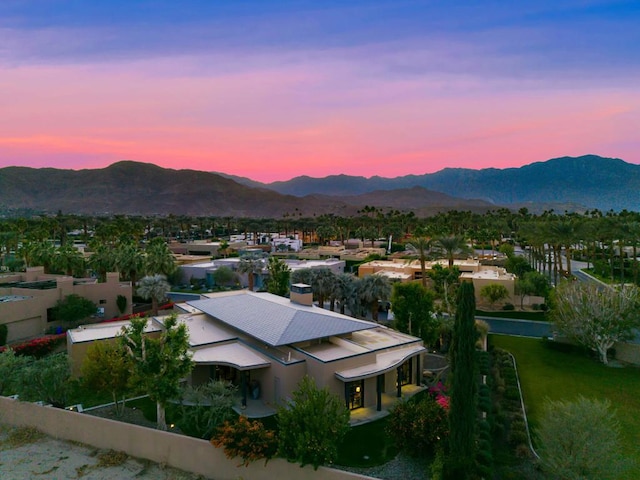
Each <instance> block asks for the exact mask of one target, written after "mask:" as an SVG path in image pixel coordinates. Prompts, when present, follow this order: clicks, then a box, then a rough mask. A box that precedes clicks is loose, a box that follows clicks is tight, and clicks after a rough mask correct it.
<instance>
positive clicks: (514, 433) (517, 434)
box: [508, 425, 529, 447]
mask: <svg viewBox="0 0 640 480" xmlns="http://www.w3.org/2000/svg"><path fill="white" fill-rule="evenodd" d="M508 441H509V445H512V446H514V447H515V446H517V445H520V444H521V443H528V442H529V436H528V435H527V431H526V430H525V429H520V428H513V425H512V426H511V430H510V431H509V437H508Z"/></svg>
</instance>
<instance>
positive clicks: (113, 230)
mask: <svg viewBox="0 0 640 480" xmlns="http://www.w3.org/2000/svg"><path fill="white" fill-rule="evenodd" d="M259 232H279V233H285V234H286V235H292V236H293V235H297V236H299V237H300V238H302V239H303V241H304V242H305V243H307V244H308V243H320V244H324V243H328V242H329V241H332V240H337V241H345V240H347V239H349V238H354V237H356V238H360V239H361V240H363V241H365V242H374V241H376V240H381V239H388V238H389V237H390V236H391V237H392V238H393V239H394V241H395V242H396V244H395V245H394V248H396V249H404V246H403V245H401V244H402V243H403V242H405V241H408V242H410V244H411V245H412V246H413V247H415V251H416V252H417V256H418V257H421V256H423V255H422V254H420V253H419V252H420V251H421V250H425V248H426V247H428V249H429V250H433V249H434V248H433V247H435V246H436V245H437V244H439V246H440V248H441V250H442V252H443V254H445V255H446V256H447V257H448V258H449V259H451V252H455V250H456V249H457V248H458V246H459V245H460V244H462V245H464V244H468V243H469V244H472V245H476V246H478V247H479V248H481V249H484V248H485V247H489V248H493V249H495V248H497V246H498V245H499V244H500V243H501V242H503V241H504V240H505V239H510V240H513V241H516V242H520V243H521V244H524V245H526V246H528V247H530V248H529V253H530V261H531V262H532V263H533V264H535V265H536V266H537V267H539V268H540V269H543V270H546V271H547V272H548V273H549V275H551V276H561V275H563V274H564V275H570V274H571V264H570V262H566V261H565V260H564V259H565V258H571V257H573V255H574V251H575V252H576V254H577V255H579V257H580V258H582V259H584V260H586V261H588V262H589V263H590V264H591V265H593V266H595V267H597V268H599V269H600V270H602V272H603V273H604V274H606V275H608V276H610V277H611V278H619V279H620V280H621V281H630V280H632V281H634V282H636V283H637V282H638V280H640V279H639V278H638V277H639V274H640V268H638V267H639V266H638V262H637V255H636V254H637V245H638V242H639V241H640V214H639V213H637V212H628V211H624V210H623V211H622V212H613V211H610V212H600V211H598V210H592V211H587V212H585V213H581V214H578V213H566V212H565V213H564V214H557V213H554V212H553V211H547V212H544V213H542V214H541V215H533V214H531V213H529V211H528V210H527V209H526V208H522V209H520V210H519V211H517V212H514V211H511V210H508V209H506V208H501V209H496V210H492V211H489V212H487V213H485V214H478V213H472V212H468V211H456V210H452V211H449V212H446V213H440V214H437V215H434V216H432V217H428V218H419V217H417V216H416V215H415V214H414V213H412V212H401V211H399V210H395V209H380V208H377V207H372V206H366V207H364V208H363V209H361V210H360V211H359V212H358V213H357V214H356V215H352V216H348V217H341V216H337V215H333V214H325V215H319V216H313V217H303V216H302V215H301V213H300V212H299V211H296V210H295V209H294V211H292V212H291V213H289V214H285V215H283V217H282V218H276V219H273V218H271V219H267V218H234V217H190V216H186V215H167V216H163V217H160V216H157V217H144V216H140V217H127V216H123V215H116V216H112V217H91V216H79V215H78V216H77V215H63V214H62V213H59V214H58V215H54V216H41V217H33V218H7V219H2V220H0V258H2V261H3V263H4V264H5V265H6V263H8V259H10V258H14V263H15V259H16V258H17V259H19V260H21V261H22V262H24V263H23V266H24V265H27V266H30V265H35V264H36V263H40V264H43V265H45V267H46V268H47V269H51V271H56V272H60V273H66V272H69V271H71V272H75V271H78V270H80V269H81V264H80V261H79V259H78V258H77V255H76V254H75V253H74V252H73V250H72V249H71V248H67V247H66V246H67V245H69V244H70V243H71V239H72V238H74V236H75V238H77V239H79V240H81V241H83V242H84V243H85V244H92V246H93V249H94V251H95V252H98V251H100V256H99V257H98V258H100V257H102V259H101V260H100V262H98V261H97V260H96V262H97V264H98V265H97V267H98V268H96V270H98V271H105V269H104V264H106V265H108V266H112V265H113V264H114V263H116V264H117V265H118V268H117V270H118V271H120V272H121V275H123V277H124V278H127V279H132V278H136V277H137V276H140V275H141V274H142V273H139V272H143V271H144V270H145V269H144V268H142V269H140V268H139V261H140V259H139V254H138V251H139V250H143V251H144V249H143V248H142V247H140V245H142V244H143V243H142V242H146V243H147V244H149V243H150V242H151V240H152V239H153V238H162V239H164V240H165V241H168V240H176V239H179V240H189V239H200V238H228V237H229V236H230V235H232V234H247V235H249V234H254V235H255V236H256V237H257V234H258V233H259ZM421 238H422V239H424V240H425V241H428V242H429V243H428V245H426V246H421V245H420V242H421V240H420V239H421ZM436 240H438V241H436ZM451 243H453V245H451ZM57 245H59V246H60V247H56V246H57ZM105 245H107V246H109V250H111V252H110V253H109V252H107V253H105V252H104V249H105V248H106V247H105ZM62 246H65V248H62ZM454 247H455V248H454ZM625 247H628V248H625ZM113 250H121V251H119V252H118V255H116V254H115V253H114V252H113ZM105 257H107V258H105ZM109 257H118V259H117V260H116V259H114V258H109ZM152 270H153V269H152ZM145 273H146V272H145ZM153 273H160V272H158V271H156V272H153Z"/></svg>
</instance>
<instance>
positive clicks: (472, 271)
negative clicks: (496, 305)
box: [358, 258, 517, 303]
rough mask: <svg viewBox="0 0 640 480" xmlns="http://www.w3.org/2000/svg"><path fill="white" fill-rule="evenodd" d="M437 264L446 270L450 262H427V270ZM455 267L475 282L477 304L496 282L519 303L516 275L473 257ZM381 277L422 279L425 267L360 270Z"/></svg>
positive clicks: (380, 265) (406, 264)
mask: <svg viewBox="0 0 640 480" xmlns="http://www.w3.org/2000/svg"><path fill="white" fill-rule="evenodd" d="M434 265H440V266H442V267H444V268H446V267H448V260H446V259H440V260H434V261H427V262H425V270H426V271H429V270H431V269H432V268H433V267H434ZM454 266H456V267H458V270H459V271H460V279H461V280H466V281H471V282H473V286H474V289H475V295H476V301H477V302H480V301H481V300H482V299H481V297H480V291H481V289H482V287H484V286H486V285H489V284H492V283H495V284H498V285H502V286H504V287H505V288H506V289H507V292H509V301H510V302H512V303H515V302H516V300H517V299H516V297H515V282H516V276H515V275H514V274H513V273H508V272H507V271H506V270H505V269H504V268H502V267H496V266H487V265H482V264H481V263H480V262H479V261H478V260H474V259H472V258H469V259H466V260H461V259H455V260H454ZM373 274H376V275H382V276H385V277H387V278H389V280H391V281H396V282H411V281H414V280H420V279H422V267H421V265H420V261H419V260H409V261H407V260H404V259H395V260H373V261H371V262H366V263H363V264H361V265H360V266H359V267H358V276H359V277H363V276H366V275H373Z"/></svg>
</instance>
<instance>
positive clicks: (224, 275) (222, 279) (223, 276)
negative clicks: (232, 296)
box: [213, 265, 238, 287]
mask: <svg viewBox="0 0 640 480" xmlns="http://www.w3.org/2000/svg"><path fill="white" fill-rule="evenodd" d="M237 280H238V276H237V275H236V273H235V272H234V271H233V270H231V268H229V267H227V266H224V265H223V266H221V267H218V268H216V269H215V270H214V272H213V281H214V282H216V285H217V286H218V287H225V286H227V285H230V284H231V283H235V282H237Z"/></svg>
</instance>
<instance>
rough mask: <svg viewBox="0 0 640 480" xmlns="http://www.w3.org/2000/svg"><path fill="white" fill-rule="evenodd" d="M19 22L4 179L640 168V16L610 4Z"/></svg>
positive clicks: (17, 5) (243, 8)
mask: <svg viewBox="0 0 640 480" xmlns="http://www.w3.org/2000/svg"><path fill="white" fill-rule="evenodd" d="M30 3H31V2H12V1H9V2H8V4H7V5H8V6H6V5H3V6H0V19H2V20H0V39H2V40H3V41H2V43H1V44H0V111H1V114H0V127H1V128H0V167H4V166H12V165H20V166H30V167H55V168H70V169H83V168H102V167H105V166H108V165H110V164H111V163H114V162H117V161H120V160H135V161H140V162H148V163H155V164H157V165H160V166H163V167H169V168H176V169H184V168H188V169H194V170H204V171H219V172H224V173H228V174H234V175H240V176H246V177H250V178H252V179H255V180H260V181H265V182H269V181H274V180H286V179H289V178H292V177H294V176H298V175H309V176H314V177H322V176H326V175H331V174H340V173H344V174H349V175H362V176H366V177H369V176H373V175H380V176H385V177H395V176H399V175H406V174H423V173H430V172H435V171H437V170H440V169H442V168H445V167H463V168H474V169H478V168H486V167H496V168H507V167H518V166H521V165H524V164H528V163H532V162H535V161H544V160H547V159H549V158H554V157H560V156H565V155H569V156H578V155H583V154H587V153H593V154H598V155H602V156H607V157H617V158H622V159H623V160H626V161H627V162H632V163H640V139H639V132H640V80H639V76H638V72H639V68H638V67H639V61H638V60H639V55H638V50H637V48H632V45H635V46H636V47H637V45H639V44H640V35H639V34H638V32H637V30H638V29H637V28H629V29H628V30H632V31H626V30H625V26H631V25H632V24H636V22H638V20H639V19H638V17H639V16H640V15H639V13H638V9H637V8H636V9H633V8H631V7H629V8H628V10H626V11H625V10H624V9H622V8H619V9H617V10H616V9H613V8H612V7H611V5H612V4H616V3H617V2H596V1H594V2H578V1H575V2H570V1H569V2H549V3H548V5H546V2H540V4H539V5H536V6H535V7H531V6H530V7H527V8H528V10H526V11H525V10H524V9H523V10H522V11H520V12H513V13H509V12H504V11H503V10H504V9H502V10H500V9H499V2H491V1H489V2H487V4H486V8H485V9H483V10H482V12H479V11H478V10H475V9H476V8H477V7H474V6H473V2H460V7H459V9H458V10H457V11H456V12H455V14H456V16H455V17H454V16H453V13H454V12H453V11H452V10H453V8H452V7H450V6H443V5H435V4H438V3H441V2H385V1H379V2H378V1H371V2H354V4H353V5H351V6H349V7H345V6H342V5H343V4H342V2H336V3H335V4H334V2H326V4H324V3H323V4H321V5H322V7H320V6H319V4H317V2H298V3H296V2H282V4H281V6H280V8H279V9H276V10H269V9H266V8H265V9H261V5H264V4H260V3H258V2H240V6H238V7H237V8H234V7H232V6H228V5H227V6H226V7H224V8H217V7H215V6H212V5H211V3H214V4H215V3H216V2H201V1H195V0H194V1H189V2H185V4H190V6H191V9H190V10H184V11H183V10H180V11H179V12H176V11H172V10H171V8H173V7H172V5H173V2H166V3H165V2H158V3H159V4H164V6H165V7H166V8H165V9H164V10H162V9H158V11H153V12H149V11H145V10H144V9H142V8H134V7H131V6H129V4H128V3H127V2H112V7H113V8H114V9H116V10H115V13H113V14H112V15H111V16H110V17H109V18H106V19H105V18H104V15H102V13H103V12H100V11H99V9H98V7H95V8H93V7H82V6H78V3H79V2H65V1H62V0H61V1H59V2H53V3H58V4H62V5H64V4H65V3H68V4H69V5H68V8H69V11H68V12H67V14H64V15H63V14H62V13H61V12H60V10H55V11H54V10H50V11H47V10H46V9H45V10H44V11H42V9H38V8H36V7H35V6H34V7H33V8H32V9H29V8H28V5H27V6H25V4H30ZM36 3H37V2H33V4H34V5H35V4H36ZM80 3H82V2H80ZM97 3H99V2H97ZM445 3H446V2H445ZM454 3H455V2H454ZM558 3H561V4H563V3H566V5H564V8H563V9H562V10H561V11H560V10H559V7H558ZM627 3H628V2H621V4H627ZM400 4H402V6H398V5H400ZM585 4H586V5H587V6H585ZM250 5H251V6H253V8H248V6H250ZM629 5H631V4H629ZM492 6H493V9H492ZM623 6H624V5H623ZM118 9H119V10H118ZM464 9H466V10H464ZM473 12H475V15H471V13H473ZM63 13H64V11H63ZM454 18H455V21H454V20H453V19H454ZM585 31H588V32H589V34H587V33H585ZM612 32H615V33H616V34H617V35H618V36H622V37H623V38H617V39H616V40H615V41H613V40H611V39H610V38H609V35H610V34H611V33H612Z"/></svg>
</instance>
